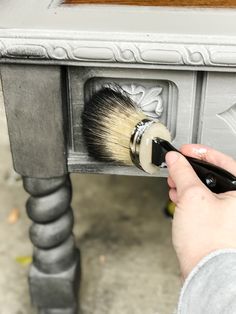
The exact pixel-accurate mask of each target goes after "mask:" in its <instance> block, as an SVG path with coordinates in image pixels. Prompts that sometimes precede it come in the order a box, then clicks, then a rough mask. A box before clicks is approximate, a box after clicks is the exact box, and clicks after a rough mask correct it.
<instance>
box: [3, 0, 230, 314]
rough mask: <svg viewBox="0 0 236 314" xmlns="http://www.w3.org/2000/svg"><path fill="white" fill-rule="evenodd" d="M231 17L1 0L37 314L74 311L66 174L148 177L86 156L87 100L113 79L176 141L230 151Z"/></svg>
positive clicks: (214, 12)
mask: <svg viewBox="0 0 236 314" xmlns="http://www.w3.org/2000/svg"><path fill="white" fill-rule="evenodd" d="M235 26H236V10H234V9H197V8H195V9H193V8H192V9H190V8H189V9H188V8H178V9H177V8H157V7H141V6H140V7H136V6H115V5H114V6H105V5H103V6H98V5H97V6H96V5H92V6H89V5H78V6H66V5H64V4H62V3H61V1H57V0H54V1H52V0H40V1H37V0H24V1H22V0H18V1H16V0H14V1H13V0H3V1H1V2H0V69H1V79H2V86H3V94H4V101H5V107H6V113H7V120H8V128H9V136H10V142H11V150H12V157H13V163H14V168H15V170H16V171H17V172H18V173H19V174H21V175H22V177H23V182H24V187H25V189H26V191H27V192H28V193H29V194H30V197H29V199H28V201H27V204H26V207H27V212H28V215H29V217H30V218H31V219H32V221H33V224H32V227H31V228H30V238H31V241H32V243H33V245H34V253H33V264H32V266H31V269H30V274H29V284H30V291H31V297H32V301H33V304H34V305H35V306H36V307H38V309H39V312H40V313H41V314H46V313H47V314H59V313H60V314H61V313H63V314H69V313H76V312H77V310H78V306H77V292H78V286H79V280H80V279H79V276H80V262H79V250H78V249H76V247H75V244H74V238H73V234H72V228H73V213H72V209H71V207H70V202H71V196H72V192H71V191H72V190H71V184H70V178H69V173H70V172H78V171H80V172H86V173H89V172H90V173H91V172H92V173H111V174H126V175H127V174H128V175H145V174H144V173H143V172H141V171H140V170H138V169H135V168H133V167H121V166H118V165H116V164H107V163H101V162H96V161H94V160H92V159H91V158H89V157H88V155H87V152H86V149H85V146H84V143H83V139H82V136H81V121H80V115H81V111H82V109H83V105H84V102H85V100H86V99H87V98H88V97H90V96H91V95H92V93H94V91H96V90H97V89H98V88H99V87H101V86H102V85H104V84H107V83H111V82H115V83H119V84H120V85H121V86H122V87H123V88H124V89H125V90H126V91H127V92H128V93H129V94H130V96H131V97H133V98H134V99H135V100H136V102H137V104H138V106H139V107H141V108H142V110H143V111H144V112H145V113H146V114H147V115H148V116H152V117H155V118H158V119H160V120H161V121H162V122H163V123H165V124H166V125H167V127H168V128H169V129H170V131H171V134H172V138H173V144H174V145H176V146H177V147H178V146H180V145H181V144H183V143H190V142H201V143H205V144H207V145H210V146H213V147H215V148H216V149H220V150H222V151H224V152H226V153H227V154H230V155H232V156H233V157H236V150H235V138H236V33H235V29H236V27H235ZM166 174H167V173H166V170H164V169H162V170H161V171H160V174H159V175H160V176H166Z"/></svg>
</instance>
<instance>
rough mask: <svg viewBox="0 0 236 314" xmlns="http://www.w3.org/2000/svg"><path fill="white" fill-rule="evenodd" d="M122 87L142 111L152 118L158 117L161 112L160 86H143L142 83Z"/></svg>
mask: <svg viewBox="0 0 236 314" xmlns="http://www.w3.org/2000/svg"><path fill="white" fill-rule="evenodd" d="M122 88H123V89H124V90H125V91H126V93H128V94H129V96H130V98H131V99H132V100H133V101H134V102H135V103H136V104H137V105H138V107H139V108H141V109H142V111H143V112H144V113H145V114H146V115H148V116H150V117H153V118H159V117H160V116H161V115H162V113H163V110H164V108H163V99H162V97H161V96H160V94H161V93H162V90H163V89H162V87H159V86H158V87H153V88H145V87H144V86H142V85H135V84H131V85H123V86H122Z"/></svg>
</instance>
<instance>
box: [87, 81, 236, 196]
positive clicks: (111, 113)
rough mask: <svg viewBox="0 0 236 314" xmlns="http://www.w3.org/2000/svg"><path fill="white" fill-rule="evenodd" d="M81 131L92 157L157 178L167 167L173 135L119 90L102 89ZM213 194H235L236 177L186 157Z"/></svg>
mask: <svg viewBox="0 0 236 314" xmlns="http://www.w3.org/2000/svg"><path fill="white" fill-rule="evenodd" d="M82 130H83V136H84V139H85V143H86V146H87V149H88V153H89V155H90V156H92V157H94V158H95V159H97V160H102V161H106V162H112V161H116V162H119V163H122V164H124V165H135V166H136V167H138V168H139V169H142V170H143V171H145V172H147V173H149V174H157V173H158V171H159V167H160V166H163V165H164V164H165V155H166V153H167V152H168V151H177V152H178V150H177V149H176V148H175V147H174V146H172V145H171V143H170V142H171V135H170V132H169V130H168V129H167V127H166V126H165V125H163V124H162V123H160V122H159V121H157V120H155V119H152V118H149V117H147V116H146V115H145V114H144V113H143V112H142V111H141V110H139V109H138V108H137V106H136V105H135V103H134V102H133V101H132V99H131V98H130V97H129V95H128V94H127V93H126V92H125V91H124V90H123V89H122V88H121V87H119V86H116V85H115V86H112V87H103V88H102V89H100V90H99V91H98V92H96V93H95V94H94V95H93V96H92V97H91V99H90V100H89V101H88V102H87V103H86V104H85V106H84V111H83V114H82ZM185 157H186V158H187V160H188V161H189V163H190V164H191V166H192V167H193V169H194V171H195V172H196V174H197V175H198V177H199V178H200V179H201V181H202V182H203V183H204V184H205V185H206V186H207V187H208V188H209V189H210V190H211V191H213V192H215V193H223V192H226V191H230V190H236V177H235V176H234V175H232V174H231V173H229V172H228V171H226V170H224V169H222V168H220V167H217V166H215V165H213V164H210V163H208V162H205V161H202V160H199V159H196V158H192V157H188V156H185Z"/></svg>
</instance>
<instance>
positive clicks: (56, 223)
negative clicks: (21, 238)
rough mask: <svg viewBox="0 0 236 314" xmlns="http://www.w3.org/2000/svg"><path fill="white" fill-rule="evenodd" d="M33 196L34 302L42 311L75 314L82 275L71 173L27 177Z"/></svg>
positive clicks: (30, 204)
mask: <svg viewBox="0 0 236 314" xmlns="http://www.w3.org/2000/svg"><path fill="white" fill-rule="evenodd" d="M23 182H24V188H25V190H26V191H27V192H28V193H29V194H30V195H31V196H30V197H29V199H28V201H27V203H26V208H27V213H28V215H29V217H30V218H31V219H32V221H33V224H32V226H31V228H30V239H31V241H32V243H33V245H34V252H33V263H32V266H31V268H30V273H29V284H30V293H31V298H32V302H33V304H34V305H35V306H37V307H38V309H39V313H40V314H75V313H77V310H78V307H77V298H78V286H79V276H80V259H79V250H78V249H76V247H75V241H74V236H73V234H72V228H73V212H72V209H71V207H70V202H71V196H72V190H71V182H70V178H69V175H65V176H62V177H58V178H52V179H35V178H28V177H24V178H23Z"/></svg>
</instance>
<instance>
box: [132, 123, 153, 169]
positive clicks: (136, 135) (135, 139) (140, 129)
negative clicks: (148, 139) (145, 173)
mask: <svg viewBox="0 0 236 314" xmlns="http://www.w3.org/2000/svg"><path fill="white" fill-rule="evenodd" d="M153 123H156V121H154V120H151V119H143V120H141V121H140V122H139V123H138V124H136V126H135V128H134V130H133V132H132V134H131V137H130V146H129V147H130V158H131V160H132V162H133V163H134V165H135V166H136V167H138V168H139V169H142V170H143V168H142V166H141V163H140V158H139V154H140V143H141V140H142V136H143V134H144V132H145V130H146V129H147V128H148V127H149V126H150V125H151V124H153Z"/></svg>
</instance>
